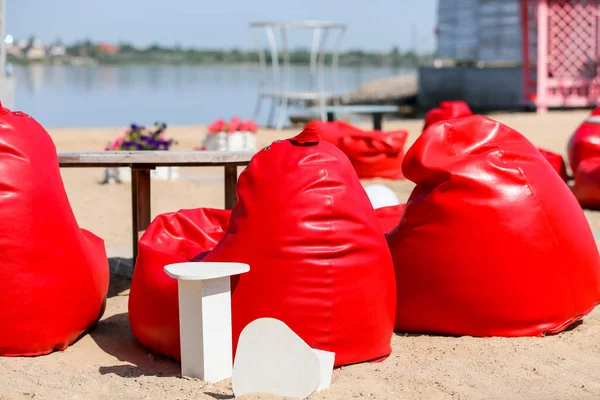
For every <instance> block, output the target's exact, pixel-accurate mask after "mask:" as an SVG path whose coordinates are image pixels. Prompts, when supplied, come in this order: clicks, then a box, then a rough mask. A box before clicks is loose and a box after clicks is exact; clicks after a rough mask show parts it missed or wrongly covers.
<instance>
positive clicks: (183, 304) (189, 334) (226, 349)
mask: <svg viewBox="0 0 600 400" xmlns="http://www.w3.org/2000/svg"><path fill="white" fill-rule="evenodd" d="M164 270H165V272H166V274H167V275H169V276H170V277H171V278H174V279H177V281H178V299H179V326H180V329H179V332H180V341H181V375H182V376H184V377H190V378H198V379H201V380H203V381H206V382H218V381H220V380H223V379H227V378H231V372H232V363H233V354H232V349H231V288H230V287H231V286H230V278H229V277H230V276H232V275H238V274H243V273H245V272H248V271H249V270H250V267H249V266H248V264H242V263H226V262H225V263H193V262H192V263H178V264H170V265H167V266H165V268H164Z"/></svg>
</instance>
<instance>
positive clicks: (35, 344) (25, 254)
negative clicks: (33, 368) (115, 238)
mask: <svg viewBox="0 0 600 400" xmlns="http://www.w3.org/2000/svg"><path fill="white" fill-rule="evenodd" d="M0 221H1V222H0V304H1V306H0V355H2V356H36V355H41V354H47V353H50V352H52V351H54V350H64V349H66V348H67V347H68V346H69V345H70V344H71V343H73V342H74V341H75V340H76V339H77V338H78V337H79V336H80V335H81V334H82V333H83V332H85V331H86V330H87V329H88V328H89V327H90V326H91V325H92V324H94V323H95V322H96V321H97V320H98V319H99V318H100V316H101V313H102V311H103V304H104V301H105V299H106V295H107V292H108V281H109V270H108V260H107V258H106V252H105V250H104V243H103V241H102V240H101V239H99V238H98V237H96V236H94V235H92V234H91V233H89V232H87V231H85V230H83V229H80V228H79V227H78V226H77V222H76V221H75V216H74V215H73V211H72V210H71V207H70V205H69V200H68V199H67V194H66V193H65V189H64V186H63V182H62V178H61V175H60V171H59V168H58V158H57V156H56V148H55V147H54V143H52V139H50V136H49V135H48V133H47V132H46V131H45V130H44V128H42V127H41V126H40V125H39V124H38V123H37V122H36V121H35V120H34V119H33V118H31V117H29V116H28V115H27V114H24V113H21V112H10V110H8V109H6V108H3V107H2V106H1V105H0Z"/></svg>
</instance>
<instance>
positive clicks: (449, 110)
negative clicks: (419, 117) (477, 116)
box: [423, 100, 473, 131]
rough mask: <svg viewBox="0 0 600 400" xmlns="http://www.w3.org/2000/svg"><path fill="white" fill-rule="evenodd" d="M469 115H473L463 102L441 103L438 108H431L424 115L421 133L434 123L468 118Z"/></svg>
mask: <svg viewBox="0 0 600 400" xmlns="http://www.w3.org/2000/svg"><path fill="white" fill-rule="evenodd" d="M470 115H473V112H472V111H471V109H470V108H469V105H468V104H467V103H465V102H464V101H461V100H453V101H442V102H440V106H439V107H436V108H432V109H431V110H429V111H428V112H427V114H425V123H424V125H423V131H425V129H427V128H428V127H429V126H430V125H432V124H434V123H436V122H439V121H447V120H451V119H455V118H462V117H468V116H470Z"/></svg>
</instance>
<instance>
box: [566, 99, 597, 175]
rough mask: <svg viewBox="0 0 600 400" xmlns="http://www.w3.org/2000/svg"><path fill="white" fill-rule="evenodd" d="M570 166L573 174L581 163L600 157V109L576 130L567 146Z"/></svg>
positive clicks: (593, 112)
mask: <svg viewBox="0 0 600 400" xmlns="http://www.w3.org/2000/svg"><path fill="white" fill-rule="evenodd" d="M567 153H568V156H569V165H570V166H571V171H573V174H575V172H576V171H577V168H578V167H579V163H580V162H581V161H582V160H584V159H586V158H590V157H600V107H598V108H596V109H595V110H594V111H592V112H591V114H590V116H589V117H587V118H586V119H585V121H583V123H581V125H579V127H578V128H577V129H576V130H575V132H574V133H573V135H572V136H571V138H570V139H569V143H568V145H567Z"/></svg>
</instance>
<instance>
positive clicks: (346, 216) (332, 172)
mask: <svg viewBox="0 0 600 400" xmlns="http://www.w3.org/2000/svg"><path fill="white" fill-rule="evenodd" d="M237 195H238V201H237V204H236V205H235V207H234V209H233V211H232V213H231V220H230V222H229V226H228V227H226V228H225V229H224V230H225V231H226V232H225V234H224V235H223V234H222V232H220V231H219V232H218V234H215V235H212V234H211V233H210V232H209V233H207V232H206V229H207V228H206V227H203V226H198V223H197V222H194V221H199V220H201V218H197V217H190V215H191V214H188V215H187V216H186V224H187V223H189V225H190V226H189V228H187V229H185V230H184V229H183V228H182V226H183V225H182V224H181V223H179V222H178V221H179V220H180V218H179V217H177V218H176V219H175V221H177V223H174V222H171V220H172V219H173V218H175V217H174V216H172V215H171V216H169V217H159V218H158V219H156V220H154V221H153V222H152V224H151V226H150V227H149V229H148V230H147V231H146V232H145V234H144V236H143V238H142V240H141V242H140V249H139V250H140V253H139V258H138V261H137V264H136V269H135V273H134V276H133V282H132V286H131V293H130V303H129V314H130V322H131V327H132V329H133V332H134V333H135V335H136V336H137V337H138V338H139V339H140V341H141V342H142V343H143V344H144V345H146V346H148V347H151V348H153V349H154V350H156V351H158V352H160V353H162V354H165V355H167V356H170V357H174V358H179V355H180V353H179V351H180V350H179V337H178V335H179V334H178V323H177V314H178V311H177V289H176V282H175V281H173V280H170V279H171V278H168V277H167V276H166V275H165V274H164V273H163V272H162V268H163V266H164V265H165V264H168V263H171V262H174V261H175V262H176V261H187V260H189V259H196V260H199V259H202V260H204V261H211V262H223V261H230V262H243V263H247V264H249V265H250V272H248V273H246V274H243V275H240V276H235V277H232V298H231V302H232V329H233V343H232V346H233V350H234V351H235V349H236V347H237V341H238V337H239V335H240V333H241V331H242V329H243V328H244V327H245V326H246V325H247V324H248V323H250V322H252V321H253V320H255V319H257V318H262V317H272V318H277V319H280V320H281V321H283V322H284V323H286V324H287V325H288V326H289V327H290V328H291V329H293V330H294V331H295V332H296V333H297V334H298V335H299V336H300V337H302V339H304V340H305V341H306V342H307V343H308V344H309V345H310V346H312V347H314V348H317V349H322V350H328V351H333V352H335V353H336V354H335V365H338V366H339V365H345V364H352V363H357V362H361V361H368V360H374V359H378V358H381V357H385V356H387V355H389V354H390V352H391V347H390V339H391V336H392V331H393V325H394V316H395V298H396V295H395V284H394V270H393V266H392V260H391V257H390V254H389V249H388V247H387V243H386V241H385V237H384V236H383V235H382V234H381V228H380V227H379V225H378V222H377V218H376V217H375V212H374V211H373V208H372V207H371V204H370V202H369V199H368V197H367V195H366V193H365V191H364V189H363V188H362V186H361V184H360V182H359V180H358V178H357V176H356V173H355V172H354V170H353V169H352V166H351V165H350V162H349V161H348V159H347V158H346V157H345V156H344V155H343V154H342V152H341V151H340V150H339V149H337V148H336V147H335V146H334V145H332V144H330V143H327V142H325V141H319V136H318V135H317V134H316V133H315V132H314V130H313V129H310V128H307V129H305V130H304V132H303V133H301V134H300V135H299V136H297V137H295V138H293V139H289V140H282V141H276V142H275V143H273V144H272V145H270V146H267V147H266V148H265V149H263V150H261V151H259V152H258V153H257V154H256V155H255V156H254V157H253V159H252V161H251V162H250V165H249V166H248V167H247V168H246V169H245V170H244V172H242V174H241V175H240V178H239V182H238V186H237ZM194 212H196V213H200V212H202V211H200V210H196V211H190V213H194ZM219 224H220V222H219V223H215V224H214V226H213V225H211V224H208V225H210V226H209V227H210V228H211V229H213V227H214V228H216V227H217V226H218V225H219ZM157 225H158V226H157ZM223 225H226V224H223ZM214 231H216V229H214V230H213V231H211V232H214ZM162 232H166V233H162ZM222 235H223V236H222ZM208 237H211V239H210V241H208V240H206V239H207V238H208ZM219 238H220V241H219V242H218V244H217V245H216V246H215V247H214V249H213V250H212V251H210V252H209V253H208V254H202V253H203V252H204V251H205V250H206V249H207V248H209V247H211V246H212V245H213V244H214V242H215V241H216V240H219ZM178 241H185V243H186V244H185V246H180V245H176V244H170V242H178ZM181 249H185V250H184V251H182V250H181ZM174 251H177V252H178V254H177V257H178V259H176V257H175V256H174V255H173V253H174ZM196 254H201V255H200V256H196Z"/></svg>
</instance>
